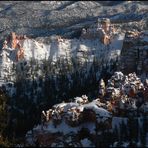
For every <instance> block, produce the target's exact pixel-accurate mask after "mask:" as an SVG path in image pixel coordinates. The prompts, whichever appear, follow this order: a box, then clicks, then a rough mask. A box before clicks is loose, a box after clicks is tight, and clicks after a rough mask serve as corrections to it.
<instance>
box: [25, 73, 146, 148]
mask: <svg viewBox="0 0 148 148" xmlns="http://www.w3.org/2000/svg"><path fill="white" fill-rule="evenodd" d="M102 83H103V80H101V84H102ZM127 85H128V87H127ZM111 88H112V89H111ZM100 89H101V88H100ZM109 90H111V91H110V93H109ZM133 91H134V92H133ZM146 91H147V85H146V83H145V84H143V83H142V82H141V80H140V78H138V77H137V76H136V74H135V73H130V74H129V75H127V76H126V75H124V74H123V73H122V72H115V73H114V75H113V76H112V77H111V79H110V80H108V83H107V85H106V89H105V95H104V96H103V97H102V98H97V99H95V100H92V101H91V102H89V100H88V97H87V96H86V95H83V96H82V97H76V98H74V101H73V102H63V103H60V104H56V105H54V106H53V107H52V108H51V109H49V110H47V111H46V112H45V111H42V114H41V119H42V120H41V124H40V125H38V126H36V127H34V128H33V130H32V131H28V133H27V134H26V144H27V146H29V145H34V146H35V145H36V144H37V143H38V145H39V146H58V144H59V142H60V143H61V144H62V146H74V147H75V146H82V147H83V146H84V147H85V146H99V145H100V144H101V139H98V140H97V136H98V135H100V137H101V136H103V131H104V132H105V131H106V133H107V134H108V135H109V134H110V135H112V136H113V133H114V132H115V130H118V131H119V133H118V134H119V135H118V136H119V137H120V138H121V134H124V133H122V131H121V130H123V129H122V126H125V127H126V129H124V130H125V131H126V132H127V131H128V128H130V126H131V125H130V124H131V123H130V122H132V121H134V120H135V121H136V120H139V121H140V120H141V121H140V122H139V121H138V124H137V127H136V128H138V129H140V128H141V130H142V129H143V128H144V126H141V124H146V122H147V119H146V122H145V121H144V117H147V115H148V103H147V101H148V100H147V97H148V96H145V95H144V94H145V93H146ZM131 118H133V119H132V120H131ZM107 131H108V132H107ZM128 132H129V134H130V131H128ZM146 133H147V131H146ZM84 134H85V135H84ZM138 134H139V137H137V138H138V141H140V137H141V136H142V135H141V134H140V131H139V132H138ZM62 137H65V138H66V139H67V140H66V141H63V140H64V139H63V140H62V139H61V138H62ZM72 137H73V138H72ZM76 137H77V138H76ZM110 138H111V137H110ZM122 138H123V137H122ZM122 138H121V139H122ZM126 138H127V137H126ZM126 138H125V139H126ZM60 139H61V140H60ZM68 139H69V140H68ZM84 139H85V140H86V139H88V140H89V141H90V142H89V144H86V145H83V142H82V141H83V140H84ZM121 139H120V142H121V141H122V140H123V139H124V138H123V139H122V140H121ZM125 139H124V140H125ZM96 140H97V141H96ZM110 140H111V139H110ZM115 140H117V139H114V140H113V139H112V140H111V141H110V142H109V141H107V140H106V142H109V143H108V144H109V145H110V146H111V145H112V144H113V145H115V144H116V141H115ZM126 140H127V143H128V145H129V143H130V140H128V139H126ZM141 142H142V141H140V143H141ZM117 143H118V142H117ZM136 144H137V145H138V143H136ZM109 145H108V146H109Z"/></svg>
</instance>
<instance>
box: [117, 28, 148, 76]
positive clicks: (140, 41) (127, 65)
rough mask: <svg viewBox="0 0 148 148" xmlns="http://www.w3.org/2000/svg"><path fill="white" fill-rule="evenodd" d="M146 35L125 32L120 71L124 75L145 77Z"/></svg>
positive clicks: (147, 51) (147, 72)
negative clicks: (130, 74) (141, 75)
mask: <svg viewBox="0 0 148 148" xmlns="http://www.w3.org/2000/svg"><path fill="white" fill-rule="evenodd" d="M147 49H148V33H147V31H143V32H136V31H135V32H134V31H133V32H127V33H126V35H125V40H124V43H123V48H122V53H121V61H120V63H121V64H120V67H121V68H120V69H122V70H123V72H124V73H130V72H133V71H135V72H137V73H138V74H139V75H140V74H144V75H146V76H147V74H148V71H147V70H148V67H147V58H148V50H147Z"/></svg>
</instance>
